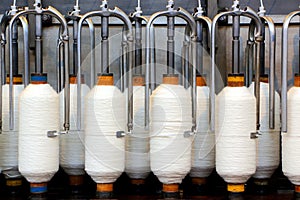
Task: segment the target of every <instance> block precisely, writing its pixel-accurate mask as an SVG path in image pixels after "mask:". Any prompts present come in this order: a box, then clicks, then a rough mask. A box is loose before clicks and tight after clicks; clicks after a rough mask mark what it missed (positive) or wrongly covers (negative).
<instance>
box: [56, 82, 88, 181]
mask: <svg viewBox="0 0 300 200" xmlns="http://www.w3.org/2000/svg"><path fill="white" fill-rule="evenodd" d="M89 91H90V89H89V87H88V86H87V85H86V84H82V85H81V115H82V117H81V125H82V129H81V130H77V125H76V122H77V84H70V131H69V132H68V134H65V135H61V136H60V137H61V138H60V165H61V167H62V168H63V169H64V171H65V172H66V173H67V174H68V175H71V176H78V175H84V174H85V171H84V160H85V159H84V131H83V126H84V120H83V119H84V106H85V105H84V97H85V96H86V95H87V93H88V92H89ZM60 111H61V112H60V113H61V116H60V120H61V124H63V119H64V116H63V111H64V90H62V91H61V92H60Z"/></svg>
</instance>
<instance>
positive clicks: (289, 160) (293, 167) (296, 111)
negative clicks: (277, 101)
mask: <svg viewBox="0 0 300 200" xmlns="http://www.w3.org/2000/svg"><path fill="white" fill-rule="evenodd" d="M299 101H300V87H292V88H291V89H290V90H289V91H288V102H287V106H288V116H287V123H288V124H287V125H288V131H287V133H282V171H283V173H284V175H285V176H287V177H288V179H289V180H290V181H291V182H292V183H293V184H294V185H296V186H299V185H300V171H299V167H300V155H299V151H300V136H299V119H300V106H299Z"/></svg>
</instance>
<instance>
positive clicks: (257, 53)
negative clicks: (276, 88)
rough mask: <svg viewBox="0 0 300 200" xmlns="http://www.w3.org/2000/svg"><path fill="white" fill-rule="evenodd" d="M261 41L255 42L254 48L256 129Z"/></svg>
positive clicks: (257, 126) (258, 122) (258, 127)
mask: <svg viewBox="0 0 300 200" xmlns="http://www.w3.org/2000/svg"><path fill="white" fill-rule="evenodd" d="M260 46H261V42H256V44H255V48H256V52H255V54H256V55H255V58H256V60H255V97H256V130H259V129H260V76H259V74H260V65H261V62H260V55H261V53H260V51H261V47H260Z"/></svg>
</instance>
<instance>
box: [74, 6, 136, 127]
mask: <svg viewBox="0 0 300 200" xmlns="http://www.w3.org/2000/svg"><path fill="white" fill-rule="evenodd" d="M95 16H99V17H116V18H119V19H120V20H122V21H123V22H124V24H125V25H126V28H127V29H126V31H127V34H126V41H127V43H128V51H129V52H128V64H129V71H128V90H127V91H128V105H127V106H128V123H127V127H128V131H129V132H130V131H131V130H132V128H133V97H132V93H133V83H132V67H133V52H132V50H133V33H132V24H131V21H130V19H129V18H128V16H127V15H126V14H125V13H124V12H123V11H122V10H121V9H119V8H118V7H115V8H114V9H113V10H110V9H109V10H108V11H92V12H89V13H86V14H85V15H83V16H82V17H81V18H80V20H79V23H78V49H77V51H78V52H77V56H78V67H77V69H78V74H79V76H80V74H81V30H82V25H83V22H84V21H85V20H86V19H87V18H90V17H95ZM77 76H78V75H77ZM77 85H78V86H77V94H81V87H80V85H81V80H80V79H77ZM78 96H79V99H80V101H79V102H81V97H80V96H81V95H78ZM77 101H78V100H77ZM80 118H81V109H78V110H77V128H81V121H80V120H78V119H80Z"/></svg>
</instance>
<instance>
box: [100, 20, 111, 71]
mask: <svg viewBox="0 0 300 200" xmlns="http://www.w3.org/2000/svg"><path fill="white" fill-rule="evenodd" d="M108 31H109V30H108V17H101V37H102V40H101V54H102V55H101V61H102V66H101V68H102V70H101V71H102V72H106V73H109V64H108V62H109V42H108Z"/></svg>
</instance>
